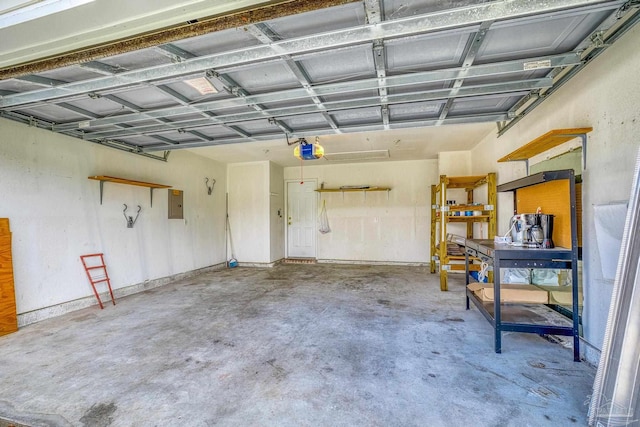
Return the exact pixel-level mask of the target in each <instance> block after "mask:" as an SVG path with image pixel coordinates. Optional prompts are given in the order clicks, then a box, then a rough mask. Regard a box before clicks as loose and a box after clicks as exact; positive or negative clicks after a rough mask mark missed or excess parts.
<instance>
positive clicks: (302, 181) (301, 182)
mask: <svg viewBox="0 0 640 427" xmlns="http://www.w3.org/2000/svg"><path fill="white" fill-rule="evenodd" d="M302 163H303V160H302V157H300V184H304V179H303V178H302Z"/></svg>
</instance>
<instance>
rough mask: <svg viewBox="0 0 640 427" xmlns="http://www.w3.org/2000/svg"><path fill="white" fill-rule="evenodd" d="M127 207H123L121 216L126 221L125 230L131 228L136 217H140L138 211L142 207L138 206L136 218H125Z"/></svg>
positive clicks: (136, 218)
mask: <svg viewBox="0 0 640 427" xmlns="http://www.w3.org/2000/svg"><path fill="white" fill-rule="evenodd" d="M127 209H128V207H127V205H126V204H125V205H124V209H123V210H122V215H124V219H125V220H127V228H133V226H134V225H135V223H136V221H137V220H138V217H139V216H140V211H141V210H142V206H140V205H138V212H137V213H136V217H135V218H134V217H132V216H127Z"/></svg>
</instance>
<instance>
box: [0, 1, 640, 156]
mask: <svg viewBox="0 0 640 427" xmlns="http://www.w3.org/2000/svg"><path fill="white" fill-rule="evenodd" d="M381 1H382V0H362V1H361V2H359V3H362V5H363V10H364V14H365V19H366V22H365V24H363V25H358V26H355V27H349V28H343V29H339V30H333V31H329V32H324V33H320V34H312V35H308V36H303V37H297V38H291V39H286V38H283V37H282V36H280V35H279V34H277V32H276V31H274V30H273V28H271V27H270V26H269V23H268V22H267V23H255V24H248V25H246V26H245V27H244V28H245V30H246V32H247V33H248V34H250V35H251V36H252V37H253V38H254V39H255V40H256V41H257V42H258V43H259V44H257V45H251V46H247V47H244V48H241V49H235V50H233V51H225V52H222V53H216V54H209V55H202V56H197V55H195V54H193V53H191V52H188V51H187V50H185V49H183V48H181V47H179V46H177V45H175V44H171V43H169V44H163V45H160V46H156V47H155V48H154V49H155V52H157V53H158V54H162V55H164V56H167V57H169V58H171V60H172V63H171V64H163V65H158V66H152V67H146V68H138V69H132V70H128V69H125V68H122V67H119V66H112V65H109V64H106V63H103V62H100V61H96V60H92V61H88V62H85V63H82V64H78V65H77V66H78V67H81V68H84V69H86V70H89V71H91V72H94V73H98V74H100V75H102V77H98V78H92V79H86V80H80V81H75V82H65V81H62V80H58V79H53V78H47V77H44V76H41V75H37V74H33V75H25V76H20V77H14V79H16V80H20V81H24V82H28V83H31V84H34V85H38V86H43V87H45V88H42V89H35V90H30V91H25V92H17V93H7V92H4V93H3V94H1V96H0V116H2V117H7V118H10V119H13V120H17V121H22V122H25V123H28V124H30V125H33V126H39V127H43V128H46V129H50V130H52V131H54V132H59V133H63V134H66V135H69V136H73V137H76V138H81V139H85V140H87V141H92V142H97V143H100V144H104V145H108V146H111V147H114V148H118V149H122V150H126V151H129V152H134V153H138V154H142V155H145V156H147V157H151V158H157V159H160V160H165V161H166V160H167V158H168V153H169V151H165V152H164V155H162V156H156V155H153V154H151V152H154V151H161V150H174V149H183V148H195V147H203V146H211V145H221V144H230V143H238V142H246V141H265V140H272V139H280V138H282V137H283V135H284V134H287V135H290V136H292V137H303V136H304V137H309V136H317V135H326V134H331V133H333V134H335V133H343V132H345V133H347V132H360V131H373V130H389V129H396V128H402V127H421V126H425V127H426V126H440V125H445V124H459V123H477V122H491V121H493V122H496V123H498V124H499V134H502V133H504V132H505V131H507V130H508V129H509V128H510V127H511V126H513V125H514V124H515V123H517V121H518V120H520V118H521V117H523V116H524V115H525V114H527V113H528V112H530V111H531V110H532V109H533V108H535V107H536V106H537V105H538V104H539V103H540V102H542V100H543V99H544V98H545V97H546V96H548V95H549V94H550V93H553V91H555V90H557V88H558V87H559V86H561V85H562V84H563V83H564V82H566V81H567V80H568V79H569V78H570V77H572V76H573V75H574V74H575V73H576V72H577V71H579V70H580V69H581V68H582V67H583V65H584V64H585V63H586V62H587V61H589V60H591V59H592V58H593V57H595V56H596V55H597V54H599V53H600V52H601V51H602V50H604V49H605V48H606V47H607V43H609V42H613V41H614V40H615V38H617V37H619V35H620V34H621V33H623V32H624V31H626V30H627V29H628V28H630V27H631V26H632V25H634V24H635V23H636V22H637V21H638V19H639V15H640V14H639V13H638V1H637V0H629V1H623V0H615V1H604V0H535V1H526V2H525V1H521V0H495V1H491V2H486V3H479V4H475V5H468V6H465V7H461V8H457V9H447V10H443V11H439V12H433V13H426V14H421V15H414V16H409V17H404V18H398V19H393V20H388V21H387V20H385V16H384V8H383V7H381ZM623 5H625V6H624V7H621V6H623ZM575 10H579V11H580V12H585V13H596V12H600V11H615V10H624V11H625V14H624V16H622V17H621V19H620V20H619V22H617V23H614V24H613V25H611V27H610V28H607V29H605V31H603V35H602V36H603V40H605V42H604V43H600V45H599V43H598V42H599V41H598V40H595V41H594V40H592V39H591V40H585V41H583V43H582V44H581V47H580V49H576V50H574V51H571V52H565V53H562V54H555V55H545V56H534V57H531V58H524V59H518V60H510V61H501V62H489V63H482V64H475V60H476V56H477V54H478V52H479V50H480V48H481V46H482V45H483V43H484V42H485V36H486V34H487V32H488V31H489V30H490V29H492V28H495V27H499V26H500V25H502V23H503V22H505V20H509V21H510V22H512V21H513V20H518V19H531V18H532V17H534V18H536V17H537V16H538V15H547V14H549V13H554V15H555V16H559V15H562V14H565V13H566V14H570V13H572V11H575ZM429 34H438V35H440V34H454V35H460V36H461V37H466V38H467V43H466V46H465V47H464V50H463V52H462V56H461V65H460V66H457V67H452V68H444V69H434V70H430V71H420V72H404V73H400V74H393V73H390V70H389V68H388V64H387V58H386V57H387V46H386V45H385V42H387V41H389V40H395V39H401V38H407V37H416V36H423V35H429ZM585 46H586V47H585ZM352 47H365V48H367V49H370V55H371V57H372V59H373V70H372V72H373V73H374V75H375V77H365V78H358V79H352V80H350V81H346V82H340V83H324V84H321V83H316V82H314V81H313V79H312V78H311V77H309V74H308V72H307V70H305V66H304V64H303V62H304V59H305V58H306V57H308V56H311V55H314V54H316V53H317V52H326V51H327V50H335V49H349V48H352ZM276 61H277V63H278V64H282V65H283V66H284V67H285V68H286V69H287V70H288V72H290V73H291V75H292V76H293V77H294V81H295V82H296V84H297V85H298V86H299V87H297V88H293V89H285V90H275V91H269V92H267V93H256V94H252V93H250V92H249V91H248V90H247V89H246V88H244V87H242V86H241V85H240V84H238V82H236V81H235V80H234V79H233V78H232V77H231V76H230V75H229V73H231V72H233V71H234V70H240V69H243V68H246V67H251V66H253V65H254V64H257V63H259V64H264V63H266V62H276ZM527 70H536V71H537V70H544V72H545V73H546V74H545V77H537V78H524V77H523V73H524V72H526V71H527ZM396 72H397V71H396ZM194 75H197V76H203V75H206V76H208V77H209V78H210V79H213V80H216V81H218V82H219V83H220V86H224V88H225V89H226V91H227V92H228V93H229V94H231V95H233V96H232V97H229V98H225V99H215V100H210V101H200V102H194V101H193V100H191V99H189V98H188V97H186V96H185V95H182V94H181V93H179V92H177V91H176V90H174V89H172V88H171V87H170V86H168V85H169V84H171V83H172V82H176V81H181V80H184V79H185V78H187V77H189V76H194ZM474 78H490V79H491V78H493V79H494V80H493V81H492V82H491V83H483V84H470V83H468V82H466V81H467V80H469V79H474ZM498 78H499V80H500V81H496V80H498ZM429 84H432V85H433V84H441V85H442V86H444V87H442V88H438V89H433V88H430V89H424V88H421V89H420V88H417V87H416V86H421V85H422V86H424V85H429ZM404 87H408V88H409V90H408V91H404V92H401V93H392V91H393V89H402V88H404ZM133 88H136V89H137V88H143V89H144V88H151V89H153V90H159V91H161V93H162V94H163V96H166V97H168V98H169V99H171V100H172V101H173V102H174V103H175V104H176V105H175V106H170V107H166V106H165V107H157V108H156V107H154V108H144V107H142V106H141V105H137V104H135V103H133V102H131V101H128V100H125V99H123V98H121V97H120V96H119V95H118V94H119V93H121V92H125V91H128V90H131V89H133ZM373 91H375V92H373ZM374 93H375V95H374ZM498 95H501V96H512V97H518V98H519V102H517V103H516V104H515V105H514V106H513V107H511V108H510V109H509V110H508V111H506V112H504V111H501V112H498V111H492V112H486V113H479V114H478V113H476V114H465V115H460V114H458V115H451V110H452V107H453V106H454V103H455V102H456V100H461V99H464V98H471V99H480V98H482V97H485V98H487V97H489V98H490V97H495V96H498ZM87 96H89V97H97V98H99V97H102V98H105V99H108V100H109V101H111V102H113V103H116V104H117V105H120V106H121V107H122V109H123V110H126V111H127V112H126V113H118V114H114V115H102V116H101V115H100V114H96V113H95V112H92V111H89V110H87V109H85V108H82V107H79V106H77V105H74V104H73V102H75V101H78V100H84V99H86V97H87ZM327 96H349V99H348V100H327V99H324V97H327ZM284 101H290V102H291V101H293V102H298V104H290V105H287V106H278V107H269V106H268V104H270V103H278V102H284ZM300 102H303V103H302V104H300ZM304 102H308V103H304ZM414 103H433V104H434V105H436V106H437V107H438V109H439V112H438V113H437V114H435V115H434V116H433V117H431V116H426V117H425V115H424V114H423V117H422V118H421V119H411V120H399V119H394V120H391V113H392V108H393V106H395V105H402V104H405V105H412V104H414ZM51 105H53V106H56V107H59V108H63V109H66V110H68V111H72V112H74V113H75V114H77V115H80V116H81V117H83V118H84V119H83V120H71V121H65V122H59V123H58V122H52V121H50V120H43V119H42V118H37V117H32V116H30V115H29V114H27V113H25V112H23V111H20V110H21V109H34V108H35V109H37V108H40V107H48V106H51ZM247 107H248V108H249V111H243V112H238V111H235V110H237V109H238V108H247ZM371 107H376V108H379V112H378V114H377V117H376V122H375V123H372V122H370V121H367V120H364V121H361V122H360V123H357V124H348V125H345V124H341V123H340V122H339V121H338V120H336V118H335V117H334V114H335V113H337V112H340V111H349V110H355V109H363V108H371ZM234 109H235V110H234ZM225 110H231V111H225ZM314 114H315V115H319V116H321V117H322V119H323V121H324V125H322V126H320V125H313V126H310V127H309V128H304V127H298V128H293V127H292V126H290V125H288V124H287V123H286V120H287V118H291V117H295V116H302V115H314ZM184 115H190V117H188V118H181V117H179V116H184ZM196 116H197V117H196ZM256 121H257V122H259V121H264V122H265V123H268V126H266V127H262V128H261V131H260V132H256V133H250V132H248V131H246V130H244V129H243V128H242V126H241V125H242V124H243V123H246V122H256ZM257 122H256V123H257ZM212 126H214V127H216V126H217V127H221V128H223V129H226V131H225V132H226V133H228V135H225V136H223V137H216V138H213V137H210V136H208V135H206V133H203V132H202V130H203V128H210V127H212ZM176 131H177V132H179V133H181V134H187V135H189V136H190V137H191V138H188V139H180V138H178V139H177V140H172V139H171V138H169V137H167V136H165V135H163V134H167V133H172V132H176ZM234 134H235V136H231V135H234ZM140 136H145V137H151V138H153V139H154V140H155V142H153V143H145V144H144V145H136V144H134V143H131V142H127V141H126V138H129V137H140Z"/></svg>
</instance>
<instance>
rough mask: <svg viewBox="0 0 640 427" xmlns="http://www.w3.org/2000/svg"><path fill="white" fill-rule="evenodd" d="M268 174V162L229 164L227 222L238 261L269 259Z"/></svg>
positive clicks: (256, 261)
mask: <svg viewBox="0 0 640 427" xmlns="http://www.w3.org/2000/svg"><path fill="white" fill-rule="evenodd" d="M269 176H270V168H269V162H268V161H261V162H247V163H234V164H231V165H229V166H228V192H229V222H230V224H231V236H232V240H233V249H234V252H235V253H234V255H235V256H236V258H237V259H238V261H239V262H243V263H269V262H270V251H271V248H270V242H269V236H270V229H271V228H270V221H269V208H270V202H269ZM229 254H230V255H231V251H229Z"/></svg>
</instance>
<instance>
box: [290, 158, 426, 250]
mask: <svg viewBox="0 0 640 427" xmlns="http://www.w3.org/2000/svg"><path fill="white" fill-rule="evenodd" d="M284 175H285V179H299V176H300V168H299V167H290V168H285V170H284ZM304 176H305V178H306V179H312V178H315V179H317V180H318V182H319V183H322V182H324V186H325V188H337V187H340V186H343V185H369V186H378V187H391V191H390V192H389V193H388V194H387V193H386V192H368V193H366V195H365V194H364V193H361V192H353V193H344V195H343V194H342V193H321V195H322V196H321V197H322V199H324V200H326V205H327V213H328V217H329V224H330V226H331V232H330V233H327V234H320V233H319V232H318V252H317V253H318V255H317V257H318V259H321V260H344V261H379V262H385V261H386V262H389V261H391V262H411V263H414V262H415V263H426V262H428V261H429V257H430V254H429V236H430V228H429V227H430V222H429V216H430V197H431V196H430V188H431V185H432V184H434V183H436V182H437V176H438V166H437V161H435V160H416V161H402V162H381V163H360V164H338V165H322V166H315V165H313V163H312V162H306V163H305V165H304ZM318 206H319V207H320V206H321V204H319V205H318Z"/></svg>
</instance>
